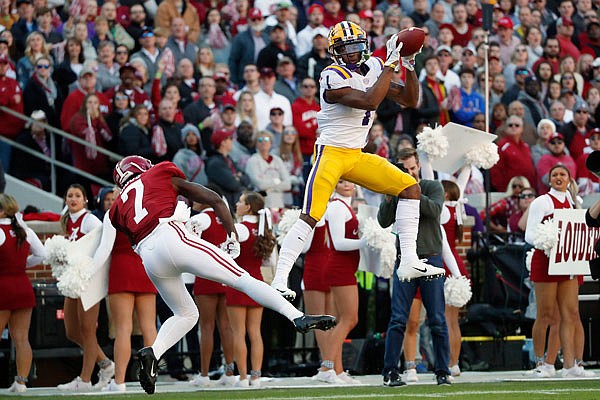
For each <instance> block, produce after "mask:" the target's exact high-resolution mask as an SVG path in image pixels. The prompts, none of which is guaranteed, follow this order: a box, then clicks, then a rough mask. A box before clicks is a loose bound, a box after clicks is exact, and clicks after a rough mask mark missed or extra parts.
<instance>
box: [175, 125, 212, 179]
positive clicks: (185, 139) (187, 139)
mask: <svg viewBox="0 0 600 400" xmlns="http://www.w3.org/2000/svg"><path fill="white" fill-rule="evenodd" d="M181 142H182V143H183V148H181V149H179V150H177V153H175V156H173V164H175V165H177V168H179V169H180V170H181V171H182V172H183V173H184V174H185V176H186V178H187V180H189V181H190V182H196V183H199V184H201V185H207V184H208V177H207V176H206V168H205V165H204V161H203V160H202V158H201V157H202V153H203V151H202V145H201V144H200V132H198V129H196V128H195V127H193V126H192V125H190V124H187V125H185V126H184V127H183V129H181Z"/></svg>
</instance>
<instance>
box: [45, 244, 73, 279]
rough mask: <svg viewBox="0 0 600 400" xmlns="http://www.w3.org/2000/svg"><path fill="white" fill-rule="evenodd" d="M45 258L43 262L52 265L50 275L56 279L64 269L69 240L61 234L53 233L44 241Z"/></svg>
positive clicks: (66, 262) (67, 256)
mask: <svg viewBox="0 0 600 400" xmlns="http://www.w3.org/2000/svg"><path fill="white" fill-rule="evenodd" d="M44 247H45V249H46V258H45V259H44V263H45V264H48V265H50V266H51V267H52V276H53V277H54V278H56V279H58V278H59V277H60V276H61V275H62V274H63V272H64V271H65V268H66V265H67V264H68V259H69V252H68V248H69V241H68V240H67V239H66V238H65V237H64V236H61V235H55V236H53V237H51V238H49V239H47V240H46V243H44Z"/></svg>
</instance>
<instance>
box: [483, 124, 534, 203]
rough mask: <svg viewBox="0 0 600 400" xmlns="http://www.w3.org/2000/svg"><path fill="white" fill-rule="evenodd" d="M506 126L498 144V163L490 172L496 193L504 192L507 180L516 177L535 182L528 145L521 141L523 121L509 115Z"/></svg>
mask: <svg viewBox="0 0 600 400" xmlns="http://www.w3.org/2000/svg"><path fill="white" fill-rule="evenodd" d="M506 125H507V130H506V136H505V137H504V138H503V139H501V140H500V141H499V142H498V153H499V155H500V161H498V163H496V165H494V166H493V167H492V169H491V170H490V176H491V180H492V186H493V187H494V188H495V189H496V190H497V191H502V190H506V188H507V186H508V182H509V180H510V179H511V178H512V177H514V176H517V175H523V176H525V177H526V178H527V180H528V181H530V182H535V181H536V179H535V168H534V166H533V160H532V159H531V151H530V149H529V145H528V144H527V143H525V142H523V141H522V140H521V135H522V133H523V119H522V118H521V117H518V116H516V115H511V116H510V117H508V119H507V121H506Z"/></svg>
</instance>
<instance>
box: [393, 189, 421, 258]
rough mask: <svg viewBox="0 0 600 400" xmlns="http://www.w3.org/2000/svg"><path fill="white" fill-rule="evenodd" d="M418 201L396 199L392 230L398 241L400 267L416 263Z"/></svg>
mask: <svg viewBox="0 0 600 400" xmlns="http://www.w3.org/2000/svg"><path fill="white" fill-rule="evenodd" d="M419 204H421V201H420V200H414V199H398V207H397V208H396V223H395V224H394V230H395V231H396V232H397V233H398V240H399V241H400V254H401V261H400V264H401V265H406V264H407V263H410V262H413V261H417V260H418V259H419V257H418V256H417V234H418V233H419Z"/></svg>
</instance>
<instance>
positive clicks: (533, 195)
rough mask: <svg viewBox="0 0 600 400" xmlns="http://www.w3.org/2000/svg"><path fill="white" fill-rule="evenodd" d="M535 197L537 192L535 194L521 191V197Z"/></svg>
mask: <svg viewBox="0 0 600 400" xmlns="http://www.w3.org/2000/svg"><path fill="white" fill-rule="evenodd" d="M533 197H535V194H533V193H521V194H520V195H519V198H520V199H531V198H533Z"/></svg>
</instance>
